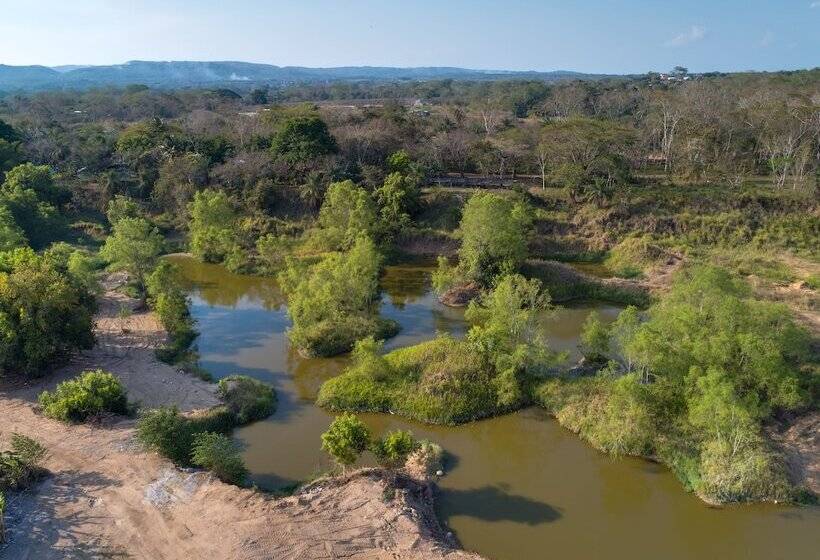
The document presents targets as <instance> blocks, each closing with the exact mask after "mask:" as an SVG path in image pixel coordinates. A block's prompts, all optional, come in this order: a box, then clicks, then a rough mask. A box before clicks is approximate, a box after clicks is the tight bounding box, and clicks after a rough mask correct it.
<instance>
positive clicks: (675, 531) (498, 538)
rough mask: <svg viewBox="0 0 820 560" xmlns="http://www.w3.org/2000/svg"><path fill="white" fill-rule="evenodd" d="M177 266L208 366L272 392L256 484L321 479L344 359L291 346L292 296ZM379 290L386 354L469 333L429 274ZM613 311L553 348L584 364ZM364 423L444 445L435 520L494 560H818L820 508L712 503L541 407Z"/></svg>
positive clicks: (254, 454) (399, 271)
mask: <svg viewBox="0 0 820 560" xmlns="http://www.w3.org/2000/svg"><path fill="white" fill-rule="evenodd" d="M172 258H173V259H174V261H175V262H176V263H177V264H179V265H180V267H181V270H182V274H183V277H184V279H185V280H186V285H187V287H188V290H189V294H190V296H191V299H192V302H193V305H192V312H193V315H194V317H195V318H196V320H197V321H198V329H199V331H200V333H201V335H200V337H199V338H198V340H197V346H198V348H199V351H200V354H201V358H202V359H201V362H202V366H203V367H204V368H205V369H207V370H208V371H210V372H211V373H212V374H213V375H214V376H215V377H223V376H225V375H229V374H231V373H243V374H246V375H250V376H253V377H255V378H257V379H260V380H263V381H265V382H268V383H270V384H272V385H273V386H274V387H275V388H276V391H277V395H278V398H279V406H278V409H277V411H276V414H274V415H273V416H272V417H271V418H269V419H267V420H265V421H262V422H257V423H255V424H252V425H250V426H247V427H245V428H242V429H240V430H238V431H237V432H236V433H235V435H236V438H237V440H238V441H239V442H240V443H241V445H242V447H243V456H244V458H245V461H246V463H247V465H248V468H249V469H250V471H251V473H252V479H253V481H254V482H256V483H257V484H258V485H259V486H260V487H263V488H276V487H282V486H286V485H290V484H294V483H296V482H298V481H300V480H304V479H305V478H307V477H309V476H311V474H313V473H316V472H321V471H324V470H327V469H328V467H329V461H328V459H327V457H326V456H325V455H324V454H323V452H322V451H321V450H320V439H319V436H320V434H321V433H322V432H323V431H324V430H325V429H326V428H327V426H328V424H329V423H330V421H331V419H332V415H331V414H328V413H327V412H325V411H323V410H322V409H320V408H318V407H316V406H315V405H314V404H313V402H314V399H315V396H316V393H317V391H318V389H319V387H320V386H321V384H322V382H323V381H324V380H326V379H329V378H330V377H332V376H334V375H337V374H338V373H340V372H341V370H342V369H343V368H344V367H345V365H346V363H347V358H345V357H338V358H330V359H306V358H302V357H301V356H299V355H298V354H297V353H296V352H295V351H293V350H291V349H290V348H289V346H288V343H287V337H286V335H285V332H286V329H287V327H288V324H289V321H288V318H287V314H286V309H285V305H284V299H283V297H282V295H281V293H280V291H279V290H278V288H277V286H276V282H275V281H273V280H272V279H268V278H258V277H252V276H240V275H235V274H231V273H229V272H227V271H226V270H225V269H224V268H222V267H220V266H216V265H207V264H201V263H198V262H196V261H194V260H192V259H190V258H185V257H172ZM382 287H383V292H384V295H383V303H382V314H383V315H384V316H387V317H390V318H393V319H395V320H397V321H398V322H399V323H400V324H401V326H402V331H401V333H400V334H399V335H398V336H397V337H395V338H394V339H392V340H390V341H389V342H388V344H386V348H387V349H392V348H397V347H400V346H406V345H410V344H415V343H417V342H419V341H422V340H428V339H430V338H432V337H433V336H434V335H435V332H436V331H447V332H451V333H453V334H456V335H460V334H463V333H464V331H465V322H464V313H463V311H462V310H458V309H450V308H447V307H445V306H442V305H441V304H439V303H438V302H437V301H436V299H435V297H434V295H433V294H432V293H431V288H430V268H429V267H428V266H424V265H400V266H391V267H388V268H387V270H386V272H385V275H384V277H383V279H382ZM619 309H620V308H619V307H618V306H615V305H610V304H606V303H602V302H596V303H593V302H586V303H578V304H573V305H571V306H568V307H566V308H563V309H560V310H558V311H556V312H555V313H554V316H553V317H551V318H550V320H549V321H548V322H547V327H546V329H547V332H546V335H547V339H548V340H549V342H550V344H551V346H552V347H553V348H554V349H556V350H565V351H567V352H569V353H570V354H571V355H572V356H573V357H577V349H576V347H577V343H578V335H579V333H580V329H581V325H582V323H583V321H584V320H585V318H586V317H587V315H588V314H589V313H590V312H591V311H593V310H597V311H598V312H599V313H600V315H601V317H602V318H603V319H604V320H605V321H611V320H613V319H614V318H615V316H616V315H617V313H618V311H619ZM362 418H363V419H364V420H365V421H366V422H367V423H368V424H369V425H370V426H371V428H372V429H373V430H374V432H376V433H381V432H382V431H383V430H386V429H395V428H405V429H409V430H411V431H412V432H413V433H414V434H415V435H416V436H417V437H420V438H427V439H430V440H432V441H435V442H437V443H439V444H440V445H442V446H443V447H444V449H445V450H446V451H447V452H448V460H447V463H446V470H447V473H446V476H444V477H443V478H442V479H441V481H440V482H439V486H440V489H441V493H440V495H439V499H438V509H439V513H440V515H441V516H442V518H443V520H444V521H445V522H446V523H447V524H448V526H449V527H450V528H452V530H453V531H454V532H455V533H456V535H457V536H458V538H459V539H460V541H461V543H462V545H463V546H464V547H465V548H467V549H469V550H473V551H475V552H478V553H480V554H482V555H484V556H486V557H487V558H492V559H496V560H522V559H525V560H528V559H531V558H533V559H534V558H547V557H559V558H611V559H621V558H623V559H630V560H632V559H635V558H665V559H678V558H680V559H692V558H721V559H726V560H731V559H753V560H754V559H761V560H762V559H772V558H811V557H814V555H815V554H816V553H817V550H818V545H820V508H817V507H810V508H796V507H783V506H773V505H753V506H734V507H727V508H713V507H709V506H706V505H705V504H703V503H702V502H701V501H700V500H698V499H697V498H696V497H695V496H693V495H691V494H687V493H686V492H684V490H683V488H682V487H681V485H680V484H679V483H678V481H677V480H676V479H675V477H674V476H673V475H672V474H671V473H670V472H669V471H668V470H667V469H665V468H664V467H662V466H660V465H657V464H654V463H651V462H648V461H644V460H641V459H632V458H626V459H613V458H611V457H608V456H606V455H604V454H601V453H599V452H597V451H595V450H594V449H592V448H591V447H589V446H588V445H586V444H585V443H584V442H582V441H581V440H580V439H578V438H577V437H576V436H575V435H573V434H572V433H570V432H568V431H566V430H564V429H563V428H561V427H560V426H559V425H558V423H557V422H556V421H555V420H553V419H551V418H550V417H548V416H547V415H546V414H545V413H544V412H543V411H542V410H540V409H538V408H530V409H526V410H523V411H520V412H518V413H515V414H510V415H506V416H503V417H499V418H494V419H490V420H483V421H480V422H474V423H471V424H467V425H463V426H458V427H440V426H425V425H422V424H418V423H415V422H409V421H405V420H403V419H401V418H398V417H395V416H389V415H378V414H364V415H362Z"/></svg>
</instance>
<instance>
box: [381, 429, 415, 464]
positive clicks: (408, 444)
mask: <svg viewBox="0 0 820 560" xmlns="http://www.w3.org/2000/svg"><path fill="white" fill-rule="evenodd" d="M417 447H418V442H417V441H416V440H415V438H414V437H413V434H412V433H410V432H408V431H406V430H395V431H392V432H387V433H386V434H385V435H383V436H382V437H381V438H380V439H378V440H376V441H374V442H372V444H371V445H370V450H371V451H372V452H373V455H375V456H376V460H378V462H379V464H380V465H381V466H383V467H384V468H386V469H388V470H389V471H395V470H396V469H398V468H400V467H402V466H404V464H405V462H407V458H408V457H409V456H410V454H411V453H412V452H413V451H414V450H415V449H416V448H417Z"/></svg>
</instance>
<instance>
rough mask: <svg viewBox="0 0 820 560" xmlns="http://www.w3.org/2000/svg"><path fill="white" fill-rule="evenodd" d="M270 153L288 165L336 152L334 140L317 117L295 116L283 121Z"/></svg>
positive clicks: (275, 135)
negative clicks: (282, 159)
mask: <svg viewBox="0 0 820 560" xmlns="http://www.w3.org/2000/svg"><path fill="white" fill-rule="evenodd" d="M270 149H271V153H273V155H274V156H277V157H282V158H284V159H285V160H286V161H288V162H290V163H294V164H295V163H305V162H308V161H310V160H313V159H315V158H317V157H319V156H324V155H327V154H332V153H334V152H336V149H337V148H336V140H335V139H334V138H333V136H331V134H330V131H329V130H328V128H327V124H326V123H325V122H324V121H323V120H322V119H321V118H320V117H318V116H316V115H311V116H297V117H292V118H289V119H287V120H285V121H284V122H283V123H282V124H281V125H280V127H279V130H277V132H276V134H274V136H273V139H272V140H271V147H270Z"/></svg>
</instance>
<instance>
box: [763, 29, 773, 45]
mask: <svg viewBox="0 0 820 560" xmlns="http://www.w3.org/2000/svg"><path fill="white" fill-rule="evenodd" d="M772 43H774V33H772V32H771V31H767V32H766V33H764V34H763V38H762V39H760V46H761V47H768V46H770V45H771V44H772Z"/></svg>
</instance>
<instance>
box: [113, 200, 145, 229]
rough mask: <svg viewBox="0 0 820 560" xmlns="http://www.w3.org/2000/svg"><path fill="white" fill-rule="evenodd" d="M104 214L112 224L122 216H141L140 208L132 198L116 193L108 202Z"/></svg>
mask: <svg viewBox="0 0 820 560" xmlns="http://www.w3.org/2000/svg"><path fill="white" fill-rule="evenodd" d="M105 216H106V218H108V223H109V224H111V225H112V226H113V225H114V224H116V223H117V222H119V221H120V220H122V219H123V218H141V217H142V208H140V205H139V204H137V202H136V201H135V200H134V199H133V198H131V197H128V196H123V195H117V196H115V197H114V198H112V199H111V200H110V201H109V202H108V207H107V208H106V211H105Z"/></svg>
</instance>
